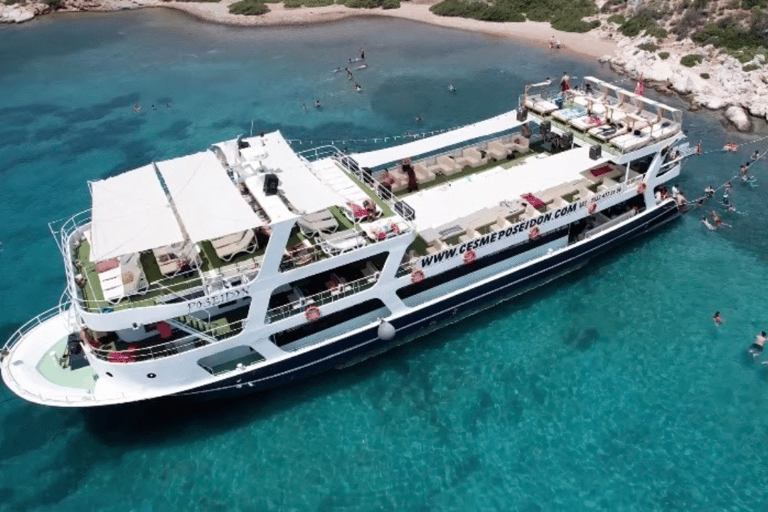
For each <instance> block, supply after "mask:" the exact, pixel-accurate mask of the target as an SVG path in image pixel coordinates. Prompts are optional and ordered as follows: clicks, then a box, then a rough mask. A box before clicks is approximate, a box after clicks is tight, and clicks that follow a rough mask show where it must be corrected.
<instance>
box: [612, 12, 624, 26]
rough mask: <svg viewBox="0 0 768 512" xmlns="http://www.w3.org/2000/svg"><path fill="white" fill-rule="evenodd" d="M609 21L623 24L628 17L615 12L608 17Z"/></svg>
mask: <svg viewBox="0 0 768 512" xmlns="http://www.w3.org/2000/svg"><path fill="white" fill-rule="evenodd" d="M608 22H609V23H616V24H617V25H623V24H625V23H626V22H627V18H625V17H624V15H622V14H613V15H611V16H609V17H608Z"/></svg>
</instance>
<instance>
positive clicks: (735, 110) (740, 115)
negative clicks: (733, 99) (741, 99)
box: [725, 105, 752, 132]
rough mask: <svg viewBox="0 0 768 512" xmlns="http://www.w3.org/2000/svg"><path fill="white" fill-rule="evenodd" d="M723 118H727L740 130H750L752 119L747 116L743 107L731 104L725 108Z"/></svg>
mask: <svg viewBox="0 0 768 512" xmlns="http://www.w3.org/2000/svg"><path fill="white" fill-rule="evenodd" d="M725 118H726V119H728V121H730V122H731V123H732V124H733V125H734V126H735V127H736V128H737V129H738V130H739V131H740V132H750V131H752V120H751V119H750V118H749V116H748V115H747V113H746V112H744V109H743V108H741V107H739V106H736V105H731V106H730V107H728V108H727V109H725Z"/></svg>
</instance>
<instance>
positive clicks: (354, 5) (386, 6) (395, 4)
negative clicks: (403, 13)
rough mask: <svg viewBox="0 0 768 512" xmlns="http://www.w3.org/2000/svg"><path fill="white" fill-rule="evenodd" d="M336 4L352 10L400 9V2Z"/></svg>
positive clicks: (342, 0) (379, 0)
mask: <svg viewBox="0 0 768 512" xmlns="http://www.w3.org/2000/svg"><path fill="white" fill-rule="evenodd" d="M338 3H340V4H343V5H346V6H347V7H351V8H353V9H375V8H376V7H382V8H384V9H397V8H398V7H400V0H339V2H338Z"/></svg>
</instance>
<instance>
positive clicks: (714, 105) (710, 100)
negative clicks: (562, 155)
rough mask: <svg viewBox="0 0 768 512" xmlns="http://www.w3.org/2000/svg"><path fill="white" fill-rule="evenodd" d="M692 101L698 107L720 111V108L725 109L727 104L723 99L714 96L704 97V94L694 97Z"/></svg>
mask: <svg viewBox="0 0 768 512" xmlns="http://www.w3.org/2000/svg"><path fill="white" fill-rule="evenodd" d="M694 101H695V102H696V103H698V104H699V105H701V106H703V107H706V108H708V109H710V110H720V109H721V108H723V107H725V106H726V105H727V104H728V101H727V100H726V99H725V98H721V97H720V96H714V95H706V94H702V95H699V96H696V98H694Z"/></svg>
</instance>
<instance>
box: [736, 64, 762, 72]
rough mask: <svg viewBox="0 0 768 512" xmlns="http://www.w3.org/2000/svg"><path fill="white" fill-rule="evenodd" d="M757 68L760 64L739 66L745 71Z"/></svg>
mask: <svg viewBox="0 0 768 512" xmlns="http://www.w3.org/2000/svg"><path fill="white" fill-rule="evenodd" d="M758 69H760V66H758V65H757V64H747V65H746V66H744V67H743V68H741V70H742V71H744V72H745V73H749V72H750V71H755V70H758Z"/></svg>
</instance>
